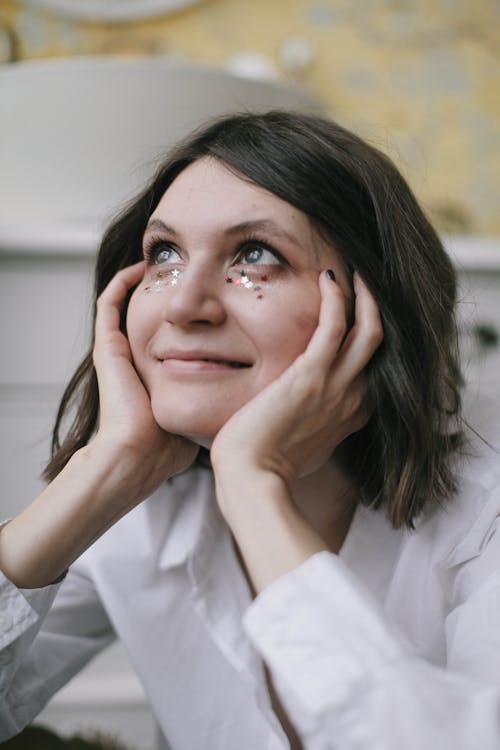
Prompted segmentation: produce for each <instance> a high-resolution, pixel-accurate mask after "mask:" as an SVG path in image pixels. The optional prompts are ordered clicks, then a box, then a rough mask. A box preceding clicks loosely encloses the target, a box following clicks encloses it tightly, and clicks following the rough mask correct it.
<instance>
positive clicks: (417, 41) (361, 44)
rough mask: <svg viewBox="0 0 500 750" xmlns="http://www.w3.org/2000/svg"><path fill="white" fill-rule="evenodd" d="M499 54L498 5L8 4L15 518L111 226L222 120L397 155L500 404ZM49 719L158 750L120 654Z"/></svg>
mask: <svg viewBox="0 0 500 750" xmlns="http://www.w3.org/2000/svg"><path fill="white" fill-rule="evenodd" d="M499 57H500V2H498V0H474V2H472V0H373V1H372V2H368V1H367V0H1V2H0V271H1V276H0V321H1V323H0V331H1V337H2V363H1V364H0V417H1V431H0V481H1V488H0V489H1V494H0V498H1V500H0V503H1V514H0V515H1V516H2V517H9V516H10V515H12V514H13V513H15V512H17V510H18V509H19V508H20V507H22V506H23V505H25V504H26V503H27V502H28V501H29V500H30V499H31V498H32V496H33V495H34V494H35V493H36V492H37V491H38V490H39V488H40V487H41V483H40V480H39V478H38V477H39V474H40V471H41V468H42V467H43V464H44V462H45V460H46V458H47V455H48V444H49V435H50V426H51V422H52V420H53V416H54V411H55V408H56V403H57V400H58V399H59V397H60V395H61V392H62V388H63V385H64V383H65V382H66V381H67V379H68V377H69V375H70V374H71V372H72V370H73V369H74V366H75V365H76V363H77V362H78V361H79V360H80V359H81V356H82V354H83V352H84V350H85V347H86V343H87V341H88V336H89V313H88V310H89V296H90V290H91V282H90V276H91V269H92V264H93V259H94V256H95V251H96V248H97V245H98V241H99V236H100V233H101V231H102V228H103V226H104V225H105V223H106V221H107V220H108V219H109V217H110V216H111V215H112V214H113V212H114V211H115V210H116V208H117V207H119V206H120V205H122V204H123V202H124V201H125V200H127V198H128V197H130V196H131V195H132V194H133V193H134V192H135V190H136V189H137V188H138V187H139V186H140V185H141V184H142V183H143V181H144V179H145V178H146V177H147V176H148V175H149V174H150V173H151V172H152V170H153V168H154V164H155V163H156V159H157V158H158V156H159V155H160V154H161V153H163V152H164V151H165V149H166V148H167V147H168V146H169V145H170V144H171V143H172V142H173V141H175V140H176V139H177V138H178V137H180V136H182V135H183V134H184V133H185V132H187V130H189V129H191V128H192V127H193V126H195V125H196V124H198V123H199V122H201V121H202V120H204V119H206V118H207V117H209V116H213V115H216V114H219V113H221V112H225V111H230V110H238V109H266V108H270V107H271V106H288V107H298V108H300V109H307V110H310V111H319V112H323V113H325V114H327V115H329V116H331V117H333V118H334V119H336V120H337V121H338V122H340V123H341V124H342V125H344V126H346V127H348V128H350V129H352V130H354V131H355V132H357V133H359V134H360V135H361V136H363V137H365V138H366V139H368V140H369V141H370V142H371V143H373V144H374V145H376V146H378V147H379V148H381V149H382V150H383V151H385V152H386V153H387V154H389V156H390V157H391V158H392V159H393V160H394V161H395V162H396V164H397V166H398V167H399V168H400V169H401V171H402V172H403V174H404V175H405V176H406V178H407V179H408V181H409V182H410V184H411V185H412V187H413V189H414V191H415V193H416V194H417V196H418V198H419V199H420V201H421V202H422V204H423V206H424V208H425V210H426V211H427V213H428V214H429V216H430V217H431V219H432V220H433V222H434V223H435V225H436V227H437V228H438V230H439V231H440V233H441V234H442V236H443V239H444V241H445V244H446V246H447V248H448V250H449V252H450V254H451V255H452V257H453V258H454V261H455V263H456V267H457V270H458V272H459V279H460V306H459V315H460V326H461V335H462V347H463V352H464V361H465V365H466V377H467V380H468V383H469V390H470V391H471V392H472V393H479V392H480V393H482V394H486V395H488V396H492V397H494V398H498V397H500V386H499V383H498V372H499V371H500V347H499V345H498V341H499V332H500V211H499V208H500V61H499ZM41 720H42V721H44V722H45V723H47V724H49V725H50V726H53V727H55V728H57V729H58V730H59V731H62V732H72V731H77V730H80V729H83V730H85V729H89V730H90V729H92V730H93V729H102V730H105V731H110V732H112V733H115V734H116V735H117V736H119V737H120V738H121V740H122V741H124V742H126V743H128V745H129V746H130V747H131V748H134V747H135V748H140V750H149V749H150V748H151V749H152V748H154V747H155V730H154V723H153V720H152V717H151V715H150V713H149V709H148V706H147V701H146V699H145V697H144V695H143V692H142V689H141V686H140V684H139V683H138V681H137V679H136V678H135V676H134V675H133V673H132V671H131V670H130V668H129V667H128V663H127V659H126V655H125V654H124V653H123V652H122V650H121V649H120V648H119V647H113V648H112V649H111V650H110V651H109V652H108V653H107V654H105V655H103V656H101V657H99V658H98V659H97V660H96V661H95V663H94V664H93V665H92V666H91V667H90V668H89V669H88V670H87V671H86V672H84V673H83V674H82V675H81V676H80V677H78V678H76V679H75V680H74V681H73V682H72V683H71V684H70V685H69V686H68V687H67V688H66V689H65V690H63V691H62V693H61V694H60V695H59V696H58V697H57V698H55V699H54V700H53V701H52V703H51V704H50V706H49V707H48V709H47V710H46V711H45V713H44V715H43V716H42V717H41Z"/></svg>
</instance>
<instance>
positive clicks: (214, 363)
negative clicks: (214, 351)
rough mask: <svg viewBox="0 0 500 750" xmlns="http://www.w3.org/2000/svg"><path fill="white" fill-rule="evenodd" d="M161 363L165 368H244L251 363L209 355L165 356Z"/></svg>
mask: <svg viewBox="0 0 500 750" xmlns="http://www.w3.org/2000/svg"><path fill="white" fill-rule="evenodd" d="M160 361H161V364H162V365H164V366H165V367H167V368H172V369H179V370H224V369H225V370H228V369H231V370H244V369H246V368H248V367H251V366H252V365H251V364H250V363H248V362H236V361H233V360H226V359H213V358H209V357H176V356H175V355H173V356H172V357H166V358H165V359H161V360H160Z"/></svg>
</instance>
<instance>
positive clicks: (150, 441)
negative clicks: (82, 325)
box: [93, 261, 199, 497]
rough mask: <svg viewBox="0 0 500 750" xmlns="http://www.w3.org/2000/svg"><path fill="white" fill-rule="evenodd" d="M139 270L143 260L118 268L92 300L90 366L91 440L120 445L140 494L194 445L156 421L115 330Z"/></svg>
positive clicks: (182, 461) (178, 465)
mask: <svg viewBox="0 0 500 750" xmlns="http://www.w3.org/2000/svg"><path fill="white" fill-rule="evenodd" d="M143 273H144V262H142V261H141V262H140V263H136V264H135V265H133V266H129V267H128V268H125V269H123V270H122V271H119V272H118V273H117V274H116V275H115V276H114V278H113V279H112V280H111V281H110V283H109V284H108V286H107V287H106V289H105V290H104V291H103V293H102V294H101V295H100V297H99V299H98V300H97V317H96V326H95V345H94V351H93V357H94V365H95V368H96V372H97V381H98V386H99V404H100V419H99V429H98V432H97V435H96V438H95V439H94V440H95V441H97V442H98V443H99V444H100V445H101V446H103V445H113V446H114V447H115V448H116V446H119V447H121V449H122V453H123V455H124V457H126V460H127V461H129V462H130V461H131V462H133V464H134V465H133V466H130V467H129V470H130V471H134V472H136V479H137V478H138V477H137V474H138V475H139V477H140V482H138V483H137V484H138V485H141V486H143V487H144V495H143V496H144V497H146V496H147V495H148V494H150V493H151V492H152V491H153V490H154V489H156V487H157V486H158V485H159V484H160V482H162V481H163V480H164V479H165V478H167V477H169V476H172V475H174V474H177V473H179V472H180V471H183V470H185V469H187V468H188V467H189V466H190V465H191V464H192V463H193V461H194V459H195V458H196V455H197V453H198V450H199V448H198V446H197V445H195V444H194V443H192V442H190V441H189V440H187V439H185V438H182V437H180V436H178V435H171V434H169V433H167V432H165V431H164V430H162V429H161V428H160V427H159V426H158V424H157V423H156V421H155V419H154V417H153V414H152V411H151V404H150V400H149V396H148V393H147V392H146V389H145V388H144V386H143V384H142V382H141V380H140V378H139V376H138V375H137V372H136V370H135V369H134V366H133V362H132V354H131V351H130V346H129V342H128V340H127V337H126V336H125V335H124V334H123V333H122V331H121V330H120V327H119V326H120V310H121V306H122V304H123V302H124V300H125V297H126V295H127V292H128V291H129V290H130V289H131V288H132V287H134V286H135V285H136V284H137V283H138V282H139V281H140V280H141V279H142V276H143Z"/></svg>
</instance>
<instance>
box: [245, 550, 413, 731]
mask: <svg viewBox="0 0 500 750" xmlns="http://www.w3.org/2000/svg"><path fill="white" fill-rule="evenodd" d="M243 623H244V627H245V630H246V632H247V633H248V635H249V637H250V639H251V640H252V642H253V644H254V646H255V647H256V648H257V650H258V651H259V652H260V653H261V655H262V657H263V658H264V660H265V661H266V662H267V664H268V665H269V667H270V669H271V671H272V673H273V676H274V677H275V679H276V682H277V687H278V688H279V689H280V690H281V691H283V692H284V693H285V695H283V696H282V697H283V698H284V700H285V702H286V694H289V696H290V700H291V703H293V704H294V705H297V703H298V704H299V705H300V706H301V707H302V709H303V710H305V712H306V714H309V716H310V717H311V718H312V716H317V715H318V714H319V713H322V712H324V711H326V710H332V709H334V708H335V707H337V708H339V709H340V708H341V707H348V706H349V704H350V702H352V698H353V696H354V695H358V696H359V694H360V691H365V690H366V689H369V687H370V684H373V683H374V682H375V681H378V680H379V679H380V678H381V677H382V675H383V673H384V672H385V671H386V669H387V668H388V667H391V666H392V665H393V664H394V663H395V662H396V661H399V660H401V659H403V658H406V657H407V656H408V655H409V654H408V648H407V646H406V644H405V642H404V641H403V639H402V638H401V637H400V636H399V635H398V634H397V633H396V632H393V631H392V630H391V627H390V626H389V624H388V623H387V622H386V621H385V619H384V617H383V613H382V610H381V608H380V605H379V604H378V603H377V602H376V601H375V600H374V599H373V597H372V596H371V594H370V593H369V591H368V590H367V589H365V588H364V586H363V585H362V584H361V582H360V581H358V579H357V578H356V577H355V576H354V575H353V574H352V573H351V572H350V571H349V569H348V568H347V567H346V566H345V564H344V563H343V562H342V560H341V559H340V558H339V557H338V556H337V555H334V554H332V553H330V552H319V553H317V554H315V555H313V556H312V557H310V558H309V559H308V560H306V561H305V562H304V563H302V565H300V566H299V567H298V568H296V569H294V570H293V571H291V572H290V573H288V574H286V575H284V576H282V577H281V578H279V579H277V580H276V581H274V582H273V583H272V584H270V585H269V586H268V587H267V588H266V589H265V590H264V591H263V592H262V593H261V594H260V595H259V596H258V597H257V598H256V599H255V600H254V602H253V603H252V604H251V605H250V607H249V608H248V610H247V611H246V613H245V615H244V619H243Z"/></svg>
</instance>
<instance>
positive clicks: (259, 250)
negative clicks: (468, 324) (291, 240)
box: [237, 242, 283, 266]
mask: <svg viewBox="0 0 500 750" xmlns="http://www.w3.org/2000/svg"><path fill="white" fill-rule="evenodd" d="M237 261H238V262H239V263H242V264H244V265H252V266H256V265H262V266H274V265H281V264H282V263H283V260H282V258H281V256H280V254H279V253H278V252H277V251H276V250H274V249H273V248H270V247H268V246H267V245H266V244H265V243H264V242H246V243H245V244H244V245H243V247H242V248H241V250H240V253H239V255H238V258H237Z"/></svg>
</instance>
